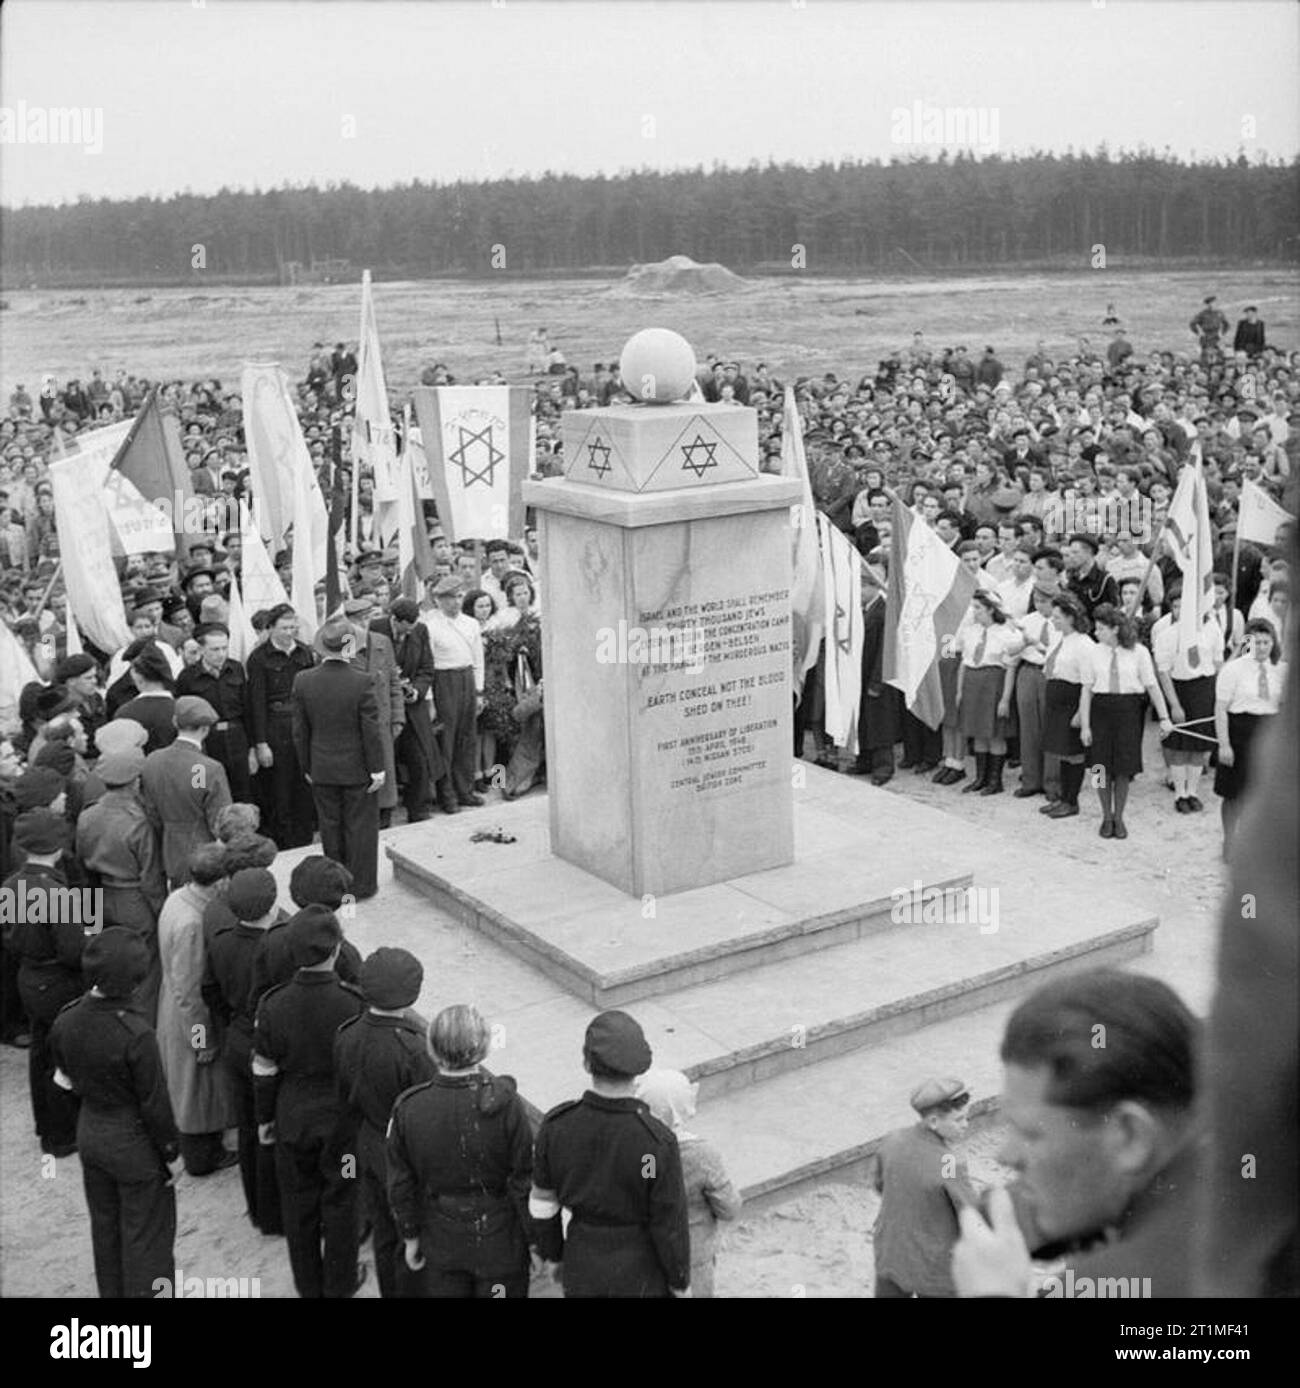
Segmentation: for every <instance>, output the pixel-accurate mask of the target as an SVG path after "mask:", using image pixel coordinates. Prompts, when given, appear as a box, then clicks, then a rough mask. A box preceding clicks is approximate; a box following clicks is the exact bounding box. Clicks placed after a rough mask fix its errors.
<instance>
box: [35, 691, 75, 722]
mask: <svg viewBox="0 0 1300 1388" xmlns="http://www.w3.org/2000/svg"><path fill="white" fill-rule="evenodd" d="M75 706H76V701H75V700H74V699H73V697H72V695H71V694H69V693H68V691H67V690H66V689H64V688H63V687H62V686H61V685H57V684H52V685H50V686H49V687H48V688H46V689H42V690H41V691H40V693H39V694H37V696H36V710H35V711H36V716H37V718H40V719H42V720H44V721H46V722H48V721H49V720H50V719H51V718H57V717H58V715H59V714H61V713H66V712H67V711H68V710H69V709H70V708H74V707H75Z"/></svg>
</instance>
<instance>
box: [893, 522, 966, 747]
mask: <svg viewBox="0 0 1300 1388" xmlns="http://www.w3.org/2000/svg"><path fill="white" fill-rule="evenodd" d="M893 519H894V533H893V539H892V541H891V545H890V560H889V582H888V585H887V587H886V590H885V651H884V659H883V675H884V680H885V683H886V684H889V685H892V686H893V687H894V688H895V689H901V690H902V691H903V700H904V703H905V704H906V705H907V708H908V709H909V710H910V712H912V713H914V714H915V715H916V717H917V718H919V719H920V720H921V722H922V723H924V724H925V725H926V726H927V727H929V728H937V727H939V725H940V724H941V723H942V722H943V715H944V700H943V686H942V685H941V684H940V682H939V659H940V656H941V654H942V652H943V649H944V644H945V642H947V641H950V640H951V639H952V637H953V635H954V634H955V632H956V630H957V628H958V627H959V626H960V625H961V620H962V618H963V617H964V616H965V615H966V612H967V610H968V609H969V607H970V602H971V597H972V595H973V594H974V592H975V579H974V578H973V577H972V576H971V574H970V572H969V571H968V570H967V569H966V567H965V566H964V565H963V564H962V563H961V562H960V560H958V558H957V556H956V555H955V554H954V553H953V552H952V550H950V549H949V548H948V546H947V545H945V544H944V542H943V541H942V540H941V539H940V538H939V536H938V535H937V534H936V533H935V531H933V530H932V529H931V528H930V527H929V526H928V525H927V524H926V523H925V521H923V520H922V519H921V518H920V517H919V516H916V515H914V514H913V513H912V512H911V511H909V510H908V509H907V508H906V507H905V506H904V505H903V503H902V502H901V501H900V500H899V499H898V497H894V502H893Z"/></svg>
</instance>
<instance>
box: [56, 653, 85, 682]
mask: <svg viewBox="0 0 1300 1388" xmlns="http://www.w3.org/2000/svg"><path fill="white" fill-rule="evenodd" d="M94 668H95V662H94V660H93V659H92V658H91V657H90V656H88V655H86V654H85V653H84V652H78V653H77V654H76V655H65V656H64V657H63V659H62V660H61V661H59V663H58V664H57V665H56V666H55V667H54V678H55V680H56V681H57V682H58V683H59V684H67V682H68V681H69V680H75V679H76V678H77V676H78V675H85V674H88V673H89V672H90V671H91V670H93V669H94Z"/></svg>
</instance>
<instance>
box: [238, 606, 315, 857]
mask: <svg viewBox="0 0 1300 1388" xmlns="http://www.w3.org/2000/svg"><path fill="white" fill-rule="evenodd" d="M267 620H268V630H269V632H270V635H269V636H268V637H267V639H266V640H265V641H263V642H262V643H261V644H260V645H259V646H257V647H256V648H255V649H254V650H252V651H250V652H249V656H248V660H247V661H246V662H245V665H246V668H247V670H248V728H249V733H250V735H251V738H252V742H253V748H254V751H255V752H256V754H257V764H258V766H259V767H260V768H261V775H260V776H259V777H258V780H259V781H261V782H262V785H261V788H260V789H261V803H262V807H263V810H264V812H265V823H266V832H267V833H268V834H269V835H270V836H271V837H272V838H273V839H274V840H275V841H276V843H277V844H279V846H280V847H281V848H282V849H284V848H300V847H302V846H303V845H304V844H308V843H310V842H311V837H312V829H313V827H314V820H315V810H314V802H313V799H312V793H311V788H310V787H309V786H308V784H307V782H306V779H305V778H304V776H303V772H302V767H301V765H300V763H299V761H298V753H297V750H296V748H295V746H294V739H293V700H292V691H293V682H294V680H295V679H296V678H297V677H298V675H299V674H301V673H302V672H303V671H304V670H310V669H311V668H312V666H313V664H314V663H315V662H314V661H313V659H312V653H311V651H310V650H309V649H308V647H307V646H305V645H303V643H302V642H301V641H299V640H298V639H297V637H298V615H297V613H296V612H294V610H293V608H292V607H290V606H289V604H288V603H287V602H282V603H280V604H279V605H278V606H276V607H273V608H271V609H270V610H269V611H268V612H267Z"/></svg>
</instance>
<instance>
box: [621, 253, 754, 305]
mask: <svg viewBox="0 0 1300 1388" xmlns="http://www.w3.org/2000/svg"><path fill="white" fill-rule="evenodd" d="M744 288H746V282H745V281H744V280H743V279H741V277H740V276H739V275H736V274H733V273H732V272H731V271H730V270H728V269H727V267H726V266H725V265H719V264H718V263H717V262H716V261H714V262H711V263H709V264H707V265H700V264H699V263H697V262H696V261H694V260H692V259H691V258H690V256H688V255H670V256H669V257H668V259H667V260H660V261H656V262H654V263H653V264H650V265H634V266H632V268H631V269H630V270H629V271H628V272H627V275H626V276H625V277H624V278H623V280H622V282H621V283H620V284H617V285H615V286H614V289H613V291H612V292H614V293H616V294H628V295H633V296H636V297H650V296H653V295H667V294H729V293H734V292H735V291H736V290H738V289H744Z"/></svg>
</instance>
